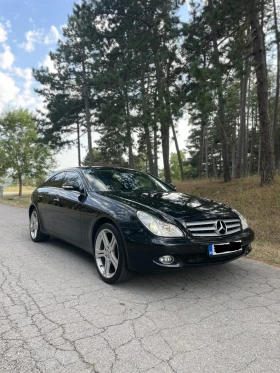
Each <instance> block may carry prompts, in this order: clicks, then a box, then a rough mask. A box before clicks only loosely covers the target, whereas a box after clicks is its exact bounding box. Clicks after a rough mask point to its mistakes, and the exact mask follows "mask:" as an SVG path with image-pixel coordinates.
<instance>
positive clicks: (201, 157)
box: [198, 121, 205, 178]
mask: <svg viewBox="0 0 280 373" xmlns="http://www.w3.org/2000/svg"><path fill="white" fill-rule="evenodd" d="M204 129H205V123H203V121H202V122H201V129H200V141H199V160H198V177H199V178H201V177H202V165H203V149H204Z"/></svg>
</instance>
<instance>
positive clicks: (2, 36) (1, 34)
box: [0, 23, 7, 43]
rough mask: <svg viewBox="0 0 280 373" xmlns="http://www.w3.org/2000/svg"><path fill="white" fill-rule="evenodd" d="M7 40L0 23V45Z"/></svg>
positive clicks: (5, 32) (4, 30)
mask: <svg viewBox="0 0 280 373" xmlns="http://www.w3.org/2000/svg"><path fill="white" fill-rule="evenodd" d="M6 40H7V31H6V28H5V26H4V25H3V23H0V43H4V42H5V41H6Z"/></svg>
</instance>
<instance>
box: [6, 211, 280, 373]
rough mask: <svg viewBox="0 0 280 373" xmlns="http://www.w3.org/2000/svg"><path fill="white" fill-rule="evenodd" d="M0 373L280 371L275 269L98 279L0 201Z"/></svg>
mask: <svg viewBox="0 0 280 373" xmlns="http://www.w3.org/2000/svg"><path fill="white" fill-rule="evenodd" d="M0 336H1V337H0V372H1V373H23V372H24V373H25V372H26V373H33V372H48V373H59V372H64V373H72V372H73V373H78V372H80V373H85V372H88V373H89V372H99V373H107V372H108V373H138V372H149V373H156V372H158V373H172V372H178V373H179V372H180V373H181V372H182V373H192V372H193V373H198V372H207V373H219V372H221V373H231V372H243V373H249V372H253V373H258V372H265V373H270V372H277V373H279V372H280V269H278V268H274V267H271V266H268V265H265V264H262V263H258V262H254V261H250V260H246V259H242V260H238V261H236V262H234V263H232V264H227V265H223V266H218V267H211V268H210V267H208V268H196V269H189V270H186V271H183V272H179V273H178V272H176V273H168V274H161V275H137V276H136V277H135V278H134V279H133V280H132V281H131V282H129V283H125V284H121V285H118V286H109V285H106V284H104V283H103V282H101V280H100V279H99V277H98V275H97V273H96V270H95V268H94V265H93V260H92V258H91V256H90V255H88V254H86V253H84V252H83V251H81V250H80V249H78V248H75V247H73V246H71V245H68V244H66V243H63V242H62V241H59V240H56V239H51V240H50V241H49V242H47V243H42V244H35V243H32V242H31V240H30V239H29V234H28V221H27V212H26V210H24V209H17V208H13V207H9V206H5V205H1V204H0Z"/></svg>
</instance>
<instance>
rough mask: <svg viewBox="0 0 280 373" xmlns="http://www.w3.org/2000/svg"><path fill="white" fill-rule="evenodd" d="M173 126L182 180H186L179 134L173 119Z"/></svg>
mask: <svg viewBox="0 0 280 373" xmlns="http://www.w3.org/2000/svg"><path fill="white" fill-rule="evenodd" d="M171 127H172V132H173V138H174V141H175V147H176V152H177V157H178V162H179V167H180V174H181V180H182V181H184V179H185V177H184V168H183V161H182V157H181V153H180V148H179V144H178V139H177V134H176V130H175V126H174V122H173V120H172V119H171Z"/></svg>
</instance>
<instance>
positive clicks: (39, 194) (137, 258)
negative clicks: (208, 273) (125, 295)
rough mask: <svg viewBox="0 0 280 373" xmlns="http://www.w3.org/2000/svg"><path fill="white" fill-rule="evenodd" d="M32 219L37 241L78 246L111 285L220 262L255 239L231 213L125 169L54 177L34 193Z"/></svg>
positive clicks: (78, 171)
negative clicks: (148, 274) (141, 275)
mask: <svg viewBox="0 0 280 373" xmlns="http://www.w3.org/2000/svg"><path fill="white" fill-rule="evenodd" d="M29 218H30V236H31V239H32V240H33V241H34V242H40V241H46V240H47V239H48V238H49V237H50V236H56V237H58V238H61V239H63V240H65V241H68V242H70V243H71V244H74V245H76V246H79V247H81V248H82V249H84V250H86V251H88V252H89V253H91V254H93V256H94V259H95V263H96V267H97V270H98V273H99V275H100V277H101V278H102V280H103V281H105V282H107V283H110V284H112V283H116V282H122V281H126V280H128V279H130V278H131V276H132V274H133V272H135V271H140V272H141V271H155V270H167V269H169V270H170V269H173V270H174V269H176V268H181V267H184V266H188V265H192V266H193V265H209V264H217V263H225V262H228V261H231V260H234V259H237V258H239V257H241V256H244V255H247V254H248V253H249V252H250V251H251V243H252V241H253V239H254V233H253V231H252V230H251V229H250V228H249V226H248V224H247V222H246V220H245V218H244V217H243V216H242V215H241V214H240V213H238V212H237V211H236V210H233V209H231V208H230V207H228V206H226V205H224V204H222V203H217V202H214V201H210V200H208V199H205V198H198V197H195V196H191V195H186V194H183V193H177V191H176V188H175V187H174V186H173V185H168V184H166V183H164V182H163V181H161V180H159V179H157V178H155V177H153V176H151V175H148V174H145V173H142V172H138V171H134V170H130V169H125V168H113V167H77V168H71V169H67V170H62V171H58V172H56V173H55V174H54V175H53V176H51V177H50V178H49V179H48V180H46V181H45V183H43V184H42V185H41V186H40V187H39V188H38V189H36V190H35V191H34V192H33V194H32V197H31V204H30V208H29Z"/></svg>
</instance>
